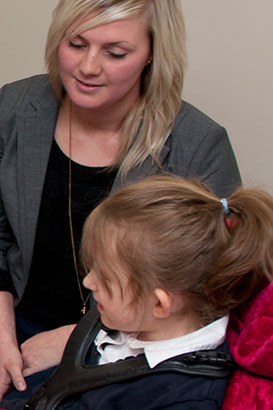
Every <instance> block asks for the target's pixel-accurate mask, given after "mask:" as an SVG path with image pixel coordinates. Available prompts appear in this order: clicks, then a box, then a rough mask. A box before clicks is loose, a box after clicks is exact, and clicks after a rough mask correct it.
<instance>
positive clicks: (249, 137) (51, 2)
mask: <svg viewBox="0 0 273 410" xmlns="http://www.w3.org/2000/svg"><path fill="white" fill-rule="evenodd" d="M158 1H163V0H158ZM166 1H168V0H166ZM182 3H183V8H184V14H185V19H186V25H187V32H188V55H189V66H188V70H187V74H186V81H185V88H184V98H185V99H187V100H188V101H190V102H191V103H193V104H194V105H196V106H198V107H199V108H200V109H201V110H203V111H205V112H206V113H207V114H209V115H210V116H211V117H213V118H214V119H215V120H217V121H218V122H220V123H221V124H222V125H224V126H225V127H226V128H227V129H228V132H229V135H230V138H231V141H232V145H233V147H234V150H235V152H236V156H237V159H238V162H239V166H240V169H241V173H242V176H243V180H244V182H245V184H247V185H251V186H255V185H259V186H262V187H264V188H267V189H268V190H269V191H271V193H273V178H272V177H273V160H272V158H273V132H272V130H273V25H272V16H273V1H272V0H259V1H257V0H228V1H227V0H182ZM56 4H57V0H1V1H0V34H1V35H0V56H1V64H0V86H1V85H3V84H4V83H6V82H9V81H14V80H16V79H18V78H23V77H25V76H29V75H32V74H35V73H39V72H42V71H43V48H44V43H45V38H46V32H47V28H48V25H49V22H50V18H51V12H52V10H53V8H54V6H55V5H56Z"/></svg>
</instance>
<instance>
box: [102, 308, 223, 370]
mask: <svg viewBox="0 0 273 410" xmlns="http://www.w3.org/2000/svg"><path fill="white" fill-rule="evenodd" d="M228 319H229V316H228V315H226V316H223V317H222V318H220V319H218V320H216V321H214V322H212V323H210V324H209V325H207V326H205V327H203V328H201V329H198V330H196V331H195V332H192V333H189V334H187V335H184V336H180V337H177V338H174V339H168V340H159V341H155V342H146V341H142V340H138V339H136V338H134V337H133V336H131V335H129V334H126V333H122V332H117V333H116V334H114V335H113V336H109V335H108V333H107V332H105V331H104V330H101V331H100V332H99V333H98V335H97V337H96V339H95V345H96V346H97V350H98V352H99V353H100V354H101V358H100V360H99V364H106V363H110V362H116V361H117V360H121V359H125V358H126V357H129V356H134V357H135V356H137V355H139V354H141V353H144V354H145V356H146V359H147V362H148V363H149V366H150V367H151V368H153V367H155V366H156V365H157V364H159V363H161V362H163V361H164V360H167V359H170V358H171V357H174V356H178V355H181V354H184V353H189V352H194V351H197V350H208V349H215V348H217V347H218V346H219V345H220V344H222V343H223V342H224V340H225V335H226V328H227V324H228Z"/></svg>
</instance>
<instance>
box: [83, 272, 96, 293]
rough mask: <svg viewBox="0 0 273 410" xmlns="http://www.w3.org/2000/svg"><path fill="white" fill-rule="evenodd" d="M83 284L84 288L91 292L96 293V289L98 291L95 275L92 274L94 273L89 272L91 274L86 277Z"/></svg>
mask: <svg viewBox="0 0 273 410" xmlns="http://www.w3.org/2000/svg"><path fill="white" fill-rule="evenodd" d="M82 283H83V286H84V287H85V288H87V289H89V290H92V291H93V292H95V291H96V289H97V286H96V283H95V280H94V275H93V274H92V271H91V272H89V273H88V274H87V275H86V276H85V278H84V280H83V282H82Z"/></svg>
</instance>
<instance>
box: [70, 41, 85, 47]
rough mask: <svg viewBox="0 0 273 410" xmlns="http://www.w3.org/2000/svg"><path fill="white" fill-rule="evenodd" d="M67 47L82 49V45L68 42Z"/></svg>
mask: <svg viewBox="0 0 273 410" xmlns="http://www.w3.org/2000/svg"><path fill="white" fill-rule="evenodd" d="M69 46H70V47H74V48H83V47H84V44H81V43H74V42H73V41H69Z"/></svg>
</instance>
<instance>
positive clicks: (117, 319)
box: [83, 263, 153, 340]
mask: <svg viewBox="0 0 273 410" xmlns="http://www.w3.org/2000/svg"><path fill="white" fill-rule="evenodd" d="M112 266H113V268H112ZM102 276H103V280H102ZM83 284H84V286H85V287H86V288H88V289H90V290H91V291H92V292H93V297H94V299H95V301H96V302H97V309H98V311H99V312H100V314H101V320H102V323H103V324H104V325H105V326H107V327H109V328H110V329H116V330H120V331H123V332H130V333H137V334H140V333H141V334H142V335H143V334H146V335H147V333H148V332H149V331H150V330H152V324H151V321H152V319H153V318H152V302H153V296H152V295H146V296H143V297H142V298H141V301H139V302H136V301H134V300H133V294H132V288H131V286H130V284H129V281H128V278H127V277H126V274H125V273H124V270H123V269H122V266H120V265H119V264H118V263H114V264H113V265H111V269H109V268H107V269H105V268H104V271H103V272H102V270H101V268H100V267H99V266H98V265H97V264H96V263H95V264H94V267H93V269H92V270H91V271H90V272H89V273H88V275H87V276H86V277H85V279H84V281H83ZM142 337H143V336H142ZM147 337H148V336H147ZM147 340H148V339H147Z"/></svg>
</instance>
